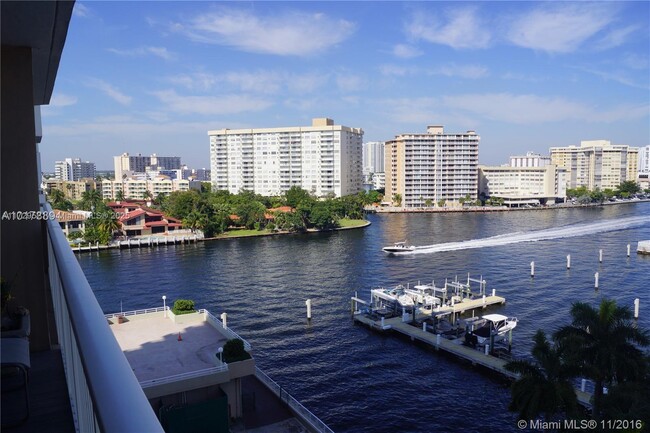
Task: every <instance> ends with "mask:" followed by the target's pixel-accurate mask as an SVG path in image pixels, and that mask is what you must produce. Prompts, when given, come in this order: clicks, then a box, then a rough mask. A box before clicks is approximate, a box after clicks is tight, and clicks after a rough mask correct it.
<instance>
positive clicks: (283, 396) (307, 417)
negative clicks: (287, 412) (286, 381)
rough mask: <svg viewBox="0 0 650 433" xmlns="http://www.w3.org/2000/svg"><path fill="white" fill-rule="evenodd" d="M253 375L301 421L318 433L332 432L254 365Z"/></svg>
mask: <svg viewBox="0 0 650 433" xmlns="http://www.w3.org/2000/svg"><path fill="white" fill-rule="evenodd" d="M255 377H257V379H258V380H259V381H260V382H262V383H263V384H264V385H265V386H266V387H267V388H268V389H269V390H271V392H273V393H274V394H275V395H277V396H278V398H279V399H280V401H283V402H285V403H286V404H287V405H288V406H289V407H290V408H291V410H292V411H293V412H294V414H296V416H298V417H299V418H300V419H301V420H302V421H303V422H306V423H307V424H309V425H310V426H311V428H313V429H314V430H315V431H317V432H319V433H334V432H333V431H332V429H331V428H329V427H328V426H327V425H326V424H325V423H324V422H323V421H321V420H320V418H318V417H317V416H316V415H314V414H313V413H312V412H311V411H310V410H309V409H307V408H306V407H305V406H303V405H302V404H301V403H300V402H299V401H298V400H296V399H295V398H293V397H292V396H291V394H289V393H288V392H287V391H285V390H284V389H282V387H281V386H280V385H278V384H277V382H275V381H274V380H273V379H271V378H270V377H269V376H267V375H266V373H264V372H263V371H262V370H260V369H259V367H255Z"/></svg>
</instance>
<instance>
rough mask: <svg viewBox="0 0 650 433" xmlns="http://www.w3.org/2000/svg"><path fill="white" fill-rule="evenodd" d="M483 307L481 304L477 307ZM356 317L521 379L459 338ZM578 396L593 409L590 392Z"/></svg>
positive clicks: (397, 321)
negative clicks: (450, 337)
mask: <svg viewBox="0 0 650 433" xmlns="http://www.w3.org/2000/svg"><path fill="white" fill-rule="evenodd" d="M497 298H498V297H497ZM501 299H503V298H501ZM486 301H487V298H486ZM504 301H505V300H504ZM470 302H473V301H470ZM454 307H458V308H463V307H461V306H460V304H457V305H454ZM467 307H469V306H468V305H466V306H465V310H462V311H466V310H468V309H469V308H467ZM480 307H481V305H479V306H478V308H480ZM475 308H476V307H475ZM457 312H460V310H458V311H457ZM353 317H354V321H355V322H357V323H361V324H364V325H366V326H368V327H370V328H371V329H374V330H377V331H380V332H386V331H394V332H397V333H399V334H401V335H403V336H406V337H409V338H410V339H411V341H415V340H417V341H420V342H422V343H424V344H426V345H428V346H430V347H433V348H434V349H435V350H442V351H444V352H446V353H449V354H451V355H453V356H455V357H457V358H460V359H463V360H465V361H468V362H470V363H471V364H472V365H474V366H476V365H478V366H481V367H483V368H485V369H487V370H489V371H492V372H495V373H497V374H499V375H501V376H503V377H505V378H507V379H509V380H516V379H518V378H519V376H518V375H517V374H515V373H513V372H511V371H508V370H506V369H505V365H506V364H507V363H508V361H509V360H510V359H504V358H500V357H497V356H493V355H490V354H486V353H484V352H482V351H479V350H476V349H473V348H471V347H469V346H465V345H464V344H463V339H462V338H456V339H451V340H450V339H448V338H445V337H443V336H442V335H441V334H433V333H431V332H428V331H424V330H423V329H422V328H418V327H415V326H413V325H411V324H409V323H406V322H403V321H402V318H401V317H392V318H389V319H383V320H374V319H372V318H371V317H370V316H368V315H367V314H364V313H355V314H354V316H353ZM576 395H577V397H578V402H579V403H580V404H581V405H583V406H585V407H591V403H590V399H591V394H590V393H587V392H583V391H581V390H580V389H576Z"/></svg>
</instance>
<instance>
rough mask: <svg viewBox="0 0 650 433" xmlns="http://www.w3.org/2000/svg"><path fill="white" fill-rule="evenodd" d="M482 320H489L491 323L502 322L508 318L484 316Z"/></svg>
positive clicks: (500, 315)
mask: <svg viewBox="0 0 650 433" xmlns="http://www.w3.org/2000/svg"><path fill="white" fill-rule="evenodd" d="M482 318H483V319H486V320H489V321H491V322H500V321H502V320H508V316H504V315H503V314H486V315H485V316H482Z"/></svg>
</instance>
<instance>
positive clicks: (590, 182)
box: [550, 140, 639, 190]
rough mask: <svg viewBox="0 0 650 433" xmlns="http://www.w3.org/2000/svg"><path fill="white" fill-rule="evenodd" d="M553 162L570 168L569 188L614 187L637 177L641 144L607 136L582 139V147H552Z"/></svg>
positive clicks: (568, 176)
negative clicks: (619, 141)
mask: <svg viewBox="0 0 650 433" xmlns="http://www.w3.org/2000/svg"><path fill="white" fill-rule="evenodd" d="M550 153H551V161H552V162H553V164H555V165H557V166H559V167H564V168H566V170H567V188H577V187H580V186H584V187H587V188H588V189H590V190H593V189H596V188H600V189H601V190H602V189H606V188H610V189H614V188H616V187H617V186H619V185H620V184H621V183H623V182H625V181H627V180H634V181H636V179H637V172H638V169H637V167H638V166H637V164H638V153H639V148H637V147H630V146H627V145H613V144H611V142H610V141H607V140H588V141H581V142H580V147H577V146H568V147H551V149H550Z"/></svg>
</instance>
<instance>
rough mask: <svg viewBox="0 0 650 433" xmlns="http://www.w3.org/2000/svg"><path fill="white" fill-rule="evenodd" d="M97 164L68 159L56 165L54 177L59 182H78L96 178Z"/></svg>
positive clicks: (57, 162)
mask: <svg viewBox="0 0 650 433" xmlns="http://www.w3.org/2000/svg"><path fill="white" fill-rule="evenodd" d="M95 171H96V169H95V163H94V162H90V161H82V160H81V159H79V158H66V159H64V160H63V161H56V162H55V163H54V177H55V178H57V179H59V180H67V181H77V180H81V179H84V178H90V179H94V178H95Z"/></svg>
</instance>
